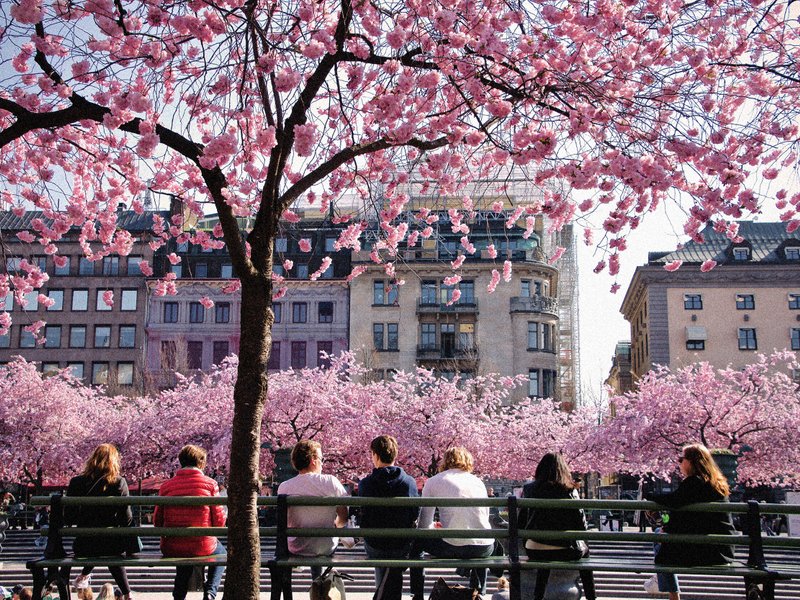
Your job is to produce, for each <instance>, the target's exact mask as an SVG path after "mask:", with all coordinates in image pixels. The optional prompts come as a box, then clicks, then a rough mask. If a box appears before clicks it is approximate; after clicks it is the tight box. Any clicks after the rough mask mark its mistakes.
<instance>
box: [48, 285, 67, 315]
mask: <svg viewBox="0 0 800 600" xmlns="http://www.w3.org/2000/svg"><path fill="white" fill-rule="evenodd" d="M47 296H48V297H49V298H50V300H54V301H55V303H54V304H53V305H52V306H48V307H47V310H48V311H51V312H52V311H57V310H64V290H50V291H49V292H47Z"/></svg>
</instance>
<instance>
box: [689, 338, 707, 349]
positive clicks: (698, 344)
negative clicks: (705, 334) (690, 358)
mask: <svg viewBox="0 0 800 600" xmlns="http://www.w3.org/2000/svg"><path fill="white" fill-rule="evenodd" d="M686 349H687V350H705V349H706V341H705V340H686Z"/></svg>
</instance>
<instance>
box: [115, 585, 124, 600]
mask: <svg viewBox="0 0 800 600" xmlns="http://www.w3.org/2000/svg"><path fill="white" fill-rule="evenodd" d="M114 598H115V599H116V600H119V599H120V598H122V590H121V589H119V588H118V587H116V586H115V587H114Z"/></svg>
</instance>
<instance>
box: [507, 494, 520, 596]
mask: <svg viewBox="0 0 800 600" xmlns="http://www.w3.org/2000/svg"><path fill="white" fill-rule="evenodd" d="M518 514H519V510H518V508H517V497H516V496H515V495H514V494H509V496H508V559H509V575H510V576H511V589H510V590H509V596H510V598H511V600H522V581H521V576H520V566H519V519H518V518H517V517H518Z"/></svg>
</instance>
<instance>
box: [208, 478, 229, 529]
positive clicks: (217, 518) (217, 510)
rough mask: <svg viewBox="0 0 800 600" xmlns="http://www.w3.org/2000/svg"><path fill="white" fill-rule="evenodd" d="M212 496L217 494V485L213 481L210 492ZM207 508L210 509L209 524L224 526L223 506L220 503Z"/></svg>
mask: <svg viewBox="0 0 800 600" xmlns="http://www.w3.org/2000/svg"><path fill="white" fill-rule="evenodd" d="M211 496H212V497H217V496H219V486H218V485H217V482H216V481H215V482H214V488H213V490H212V492H211ZM208 508H210V509H211V526H212V527H224V526H225V507H224V506H222V505H221V504H212V505H210V506H209V507H208Z"/></svg>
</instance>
